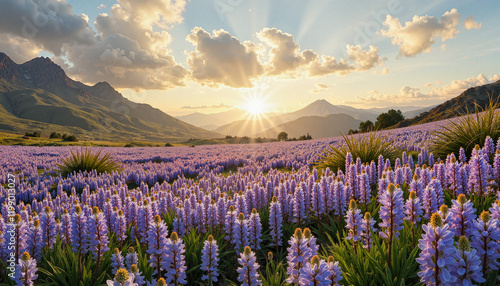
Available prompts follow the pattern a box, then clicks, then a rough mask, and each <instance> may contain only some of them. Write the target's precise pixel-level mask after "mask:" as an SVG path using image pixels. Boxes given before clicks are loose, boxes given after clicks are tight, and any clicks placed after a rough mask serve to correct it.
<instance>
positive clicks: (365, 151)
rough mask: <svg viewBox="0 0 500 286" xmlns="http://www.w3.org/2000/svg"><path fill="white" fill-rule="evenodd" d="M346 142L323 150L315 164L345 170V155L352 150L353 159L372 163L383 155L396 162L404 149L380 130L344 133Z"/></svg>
mask: <svg viewBox="0 0 500 286" xmlns="http://www.w3.org/2000/svg"><path fill="white" fill-rule="evenodd" d="M342 137H343V138H344V142H340V143H337V144H336V145H337V146H333V145H330V146H329V148H327V149H325V150H324V151H323V154H322V155H320V159H319V160H318V161H317V162H315V165H316V166H318V167H320V168H327V167H328V168H330V170H332V171H337V169H339V168H340V169H341V170H343V171H345V157H346V154H347V152H350V153H351V155H352V157H353V159H356V158H358V157H359V158H360V159H361V161H362V162H367V163H370V162H371V161H372V160H374V161H377V159H378V156H379V155H382V156H383V157H384V159H389V160H391V161H393V162H394V160H396V158H397V157H399V156H400V155H401V153H402V151H401V150H400V149H399V148H397V147H396V146H394V145H393V144H392V143H391V142H390V141H388V140H386V137H385V136H382V134H380V133H378V132H370V133H369V134H366V133H365V134H358V135H350V136H348V135H345V134H342Z"/></svg>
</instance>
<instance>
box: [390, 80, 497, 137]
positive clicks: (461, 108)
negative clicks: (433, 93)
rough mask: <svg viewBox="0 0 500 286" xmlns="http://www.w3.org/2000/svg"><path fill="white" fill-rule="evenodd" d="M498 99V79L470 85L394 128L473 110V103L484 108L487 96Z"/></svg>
mask: <svg viewBox="0 0 500 286" xmlns="http://www.w3.org/2000/svg"><path fill="white" fill-rule="evenodd" d="M490 96H491V98H492V99H493V100H497V101H500V99H499V97H500V80H499V81H497V82H494V83H490V84H486V85H481V86H476V87H471V88H469V89H467V90H466V91H464V92H462V93H461V94H460V95H459V96H457V97H454V98H452V99H450V100H448V101H446V102H444V103H443V104H440V105H438V106H436V107H434V108H432V109H431V110H429V111H427V112H424V113H422V114H420V115H418V116H416V117H414V118H411V119H405V120H403V121H401V122H399V123H398V124H396V125H395V126H394V128H399V127H405V126H409V125H415V124H422V123H427V122H434V121H438V120H443V119H448V118H452V117H456V116H460V115H463V114H465V113H466V112H467V110H469V111H474V108H475V103H476V104H478V106H479V107H480V108H485V107H486V106H488V104H489V97H490Z"/></svg>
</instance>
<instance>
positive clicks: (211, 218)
mask: <svg viewBox="0 0 500 286" xmlns="http://www.w3.org/2000/svg"><path fill="white" fill-rule="evenodd" d="M217 224H218V222H217V205H216V204H215V200H214V199H211V200H210V204H209V205H208V207H207V225H208V226H209V227H210V229H211V230H213V229H214V227H215V226H216V225H217Z"/></svg>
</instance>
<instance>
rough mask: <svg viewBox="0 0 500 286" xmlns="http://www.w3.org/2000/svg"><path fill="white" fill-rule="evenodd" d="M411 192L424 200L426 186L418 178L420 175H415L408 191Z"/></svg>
mask: <svg viewBox="0 0 500 286" xmlns="http://www.w3.org/2000/svg"><path fill="white" fill-rule="evenodd" d="M408 190H409V191H410V192H411V191H413V192H415V193H416V194H417V197H419V198H420V200H422V197H423V194H424V184H423V183H422V181H421V180H420V179H419V178H418V175H417V174H415V175H413V179H412V181H411V182H410V188H409V189H408Z"/></svg>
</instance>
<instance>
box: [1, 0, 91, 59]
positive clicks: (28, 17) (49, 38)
mask: <svg viewBox="0 0 500 286" xmlns="http://www.w3.org/2000/svg"><path fill="white" fill-rule="evenodd" d="M0 34H2V36H1V37H5V36H8V35H9V34H10V35H15V36H17V37H20V38H24V39H29V40H30V42H32V43H33V44H36V45H39V46H41V47H43V49H45V50H48V51H50V52H52V53H54V54H55V55H60V54H61V53H62V49H63V45H85V46H89V45H92V44H93V43H94V42H95V39H94V36H95V33H94V31H92V29H91V28H90V26H89V24H88V17H87V16H86V15H84V14H80V15H76V14H74V13H73V7H72V6H71V5H70V4H68V3H66V2H65V1H58V0H25V1H0ZM6 34H8V35H6Z"/></svg>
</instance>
